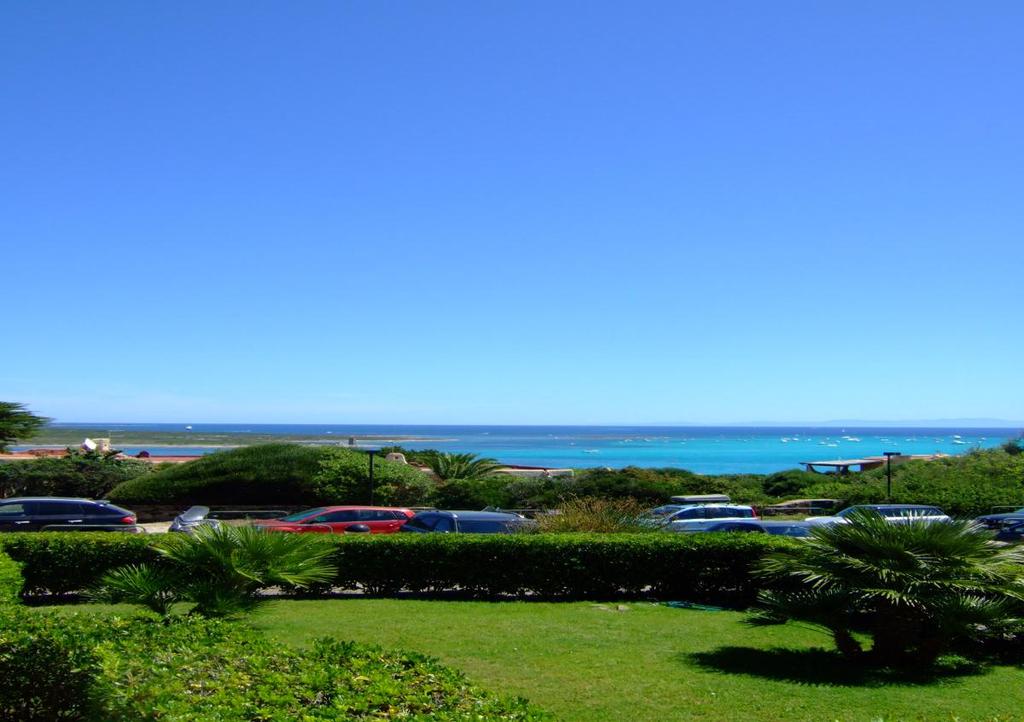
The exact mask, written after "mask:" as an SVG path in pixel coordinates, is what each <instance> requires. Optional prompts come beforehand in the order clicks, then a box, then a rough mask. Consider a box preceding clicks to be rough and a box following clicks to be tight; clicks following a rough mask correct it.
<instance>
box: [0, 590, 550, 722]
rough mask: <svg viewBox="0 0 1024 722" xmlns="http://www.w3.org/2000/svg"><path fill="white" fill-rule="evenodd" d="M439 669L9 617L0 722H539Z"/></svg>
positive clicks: (337, 647) (208, 632) (356, 654)
mask: <svg viewBox="0 0 1024 722" xmlns="http://www.w3.org/2000/svg"><path fill="white" fill-rule="evenodd" d="M544 718H545V717H544V716H543V715H542V714H541V713H540V712H538V711H536V710H533V709H531V708H530V707H529V706H528V705H527V704H526V703H525V702H524V701H523V700H518V699H505V698H500V697H495V696H492V695H490V694H488V693H485V692H483V691H481V690H479V689H477V688H475V687H473V686H471V685H470V684H468V683H467V681H466V680H465V678H464V677H463V676H462V675H461V674H459V673H458V672H455V671H453V670H450V669H448V668H446V667H443V666H442V665H440V664H438V663H437V662H435V661H434V660H432V659H429V658H427V657H423V656H420V655H418V654H402V653H394V652H387V651H384V650H381V649H379V648H375V647H365V646H360V645H355V644H349V643H344V642H339V641H336V640H330V639H323V640H319V641H318V642H316V643H315V645H314V646H313V648H312V649H308V650H304V651H298V650H294V649H291V648H289V647H283V646H281V645H280V644H275V643H273V642H270V641H269V640H266V639H265V638H264V637H263V636H262V635H260V634H258V633H257V632H255V631H253V630H251V629H249V628H247V627H245V626H244V625H242V624H241V623H237V622H235V623H228V622H222V621H215V620H201V619H199V618H195V617H187V618H177V619H175V620H173V621H172V622H171V623H170V624H164V623H161V622H159V621H157V620H155V619H153V618H133V619H123V618H117V617H114V618H110V617H90V616H86V615H60V616H57V615H53V614H48V613H43V612H38V611H34V612H33V611H27V610H22V609H18V608H17V607H6V608H4V609H3V610H0V720H2V721H3V722H15V721H16V720H17V721H19V722H21V721H25V720H39V721H46V722H52V721H53V720H58V719H61V720H86V721H90V722H139V721H140V720H160V721H161V722H194V721H195V720H262V721H264V722H292V721H294V720H304V721H307V722H318V721H320V720H371V719H372V720H379V719H433V720H453V721H454V720H460V721H461V720H467V721H468V720H481V719H486V720H539V719H544Z"/></svg>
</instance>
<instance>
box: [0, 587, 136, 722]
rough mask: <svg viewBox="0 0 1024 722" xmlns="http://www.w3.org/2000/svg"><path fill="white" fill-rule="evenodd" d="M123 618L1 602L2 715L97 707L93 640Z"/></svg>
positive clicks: (85, 711)
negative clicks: (60, 612)
mask: <svg viewBox="0 0 1024 722" xmlns="http://www.w3.org/2000/svg"><path fill="white" fill-rule="evenodd" d="M125 624H126V623H124V622H120V623H119V622H116V621H107V620H102V619H100V618H96V617H89V616H85V615H78V614H75V615H66V616H64V615H62V616H56V615H52V614H44V613H41V612H34V611H29V610H25V609H23V608H20V607H16V606H13V605H7V606H5V607H3V608H0V721H2V722H23V721H24V722H28V721H30V720H31V721H36V720H38V722H53V720H79V719H85V718H86V715H89V714H90V713H92V712H93V711H94V708H93V706H92V702H93V700H92V696H91V694H90V689H91V686H92V680H93V677H94V675H95V673H96V655H95V653H94V646H95V645H96V644H97V642H98V641H100V640H101V639H104V638H105V637H106V636H107V634H109V633H110V632H111V631H113V629H114V628H115V627H116V626H118V625H121V626H122V631H124V625H125ZM122 651H123V650H122ZM97 722H98V720H97Z"/></svg>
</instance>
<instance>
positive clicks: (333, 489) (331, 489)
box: [310, 449, 434, 506]
mask: <svg viewBox="0 0 1024 722" xmlns="http://www.w3.org/2000/svg"><path fill="white" fill-rule="evenodd" d="M373 482H374V486H373V501H374V503H376V504H387V505H397V506H422V505H423V504H425V503H427V501H428V499H429V497H430V494H431V492H432V491H433V489H434V480H433V478H432V477H431V476H430V475H429V474H426V473H424V472H422V471H420V470H419V469H417V468H416V467H415V466H409V465H408V464H402V463H399V462H395V461H388V460H386V459H380V458H378V459H376V460H375V461H374V464H373ZM312 487H313V489H314V490H315V492H314V493H315V498H312V499H311V500H310V501H311V502H312V503H325V504H326V503H333V504H368V503H370V459H369V456H368V455H367V454H364V453H362V452H359V451H352V450H350V449H332V450H331V453H330V454H325V455H324V456H323V458H322V459H321V460H320V465H319V467H318V468H317V470H316V473H315V474H314V476H313V478H312Z"/></svg>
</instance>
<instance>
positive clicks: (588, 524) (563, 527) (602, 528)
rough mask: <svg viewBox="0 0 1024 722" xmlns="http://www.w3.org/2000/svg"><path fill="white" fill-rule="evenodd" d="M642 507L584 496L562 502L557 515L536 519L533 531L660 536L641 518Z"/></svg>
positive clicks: (628, 501) (645, 508)
mask: <svg viewBox="0 0 1024 722" xmlns="http://www.w3.org/2000/svg"><path fill="white" fill-rule="evenodd" d="M647 511H648V506H647V505H646V504H641V503H640V502H638V501H637V500H636V499H631V498H629V497H626V498H624V499H602V498H601V497H598V496H584V497H580V498H578V499H569V500H568V501H566V502H564V503H563V504H562V506H561V508H560V509H559V510H558V513H557V514H540V515H538V516H537V527H536V528H537V531H538V532H542V533H555V534H557V533H565V532H598V533H602V534H612V533H634V534H635V533H644V534H660V533H662V532H661V531H660V530H659V529H658V528H657V527H652V526H651V525H650V524H648V523H647V522H646V521H645V519H644V516H645V514H646V512H647Z"/></svg>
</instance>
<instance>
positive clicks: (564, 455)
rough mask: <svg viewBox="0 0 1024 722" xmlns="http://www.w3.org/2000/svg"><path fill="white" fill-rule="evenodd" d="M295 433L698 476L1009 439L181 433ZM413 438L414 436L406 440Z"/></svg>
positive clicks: (845, 432) (806, 433)
mask: <svg viewBox="0 0 1024 722" xmlns="http://www.w3.org/2000/svg"><path fill="white" fill-rule="evenodd" d="M59 426H60V427H61V428H74V427H76V426H81V427H82V428H90V429H96V428H97V427H103V428H107V429H109V431H110V433H111V434H112V435H115V438H116V433H117V432H118V431H151V432H159V431H171V432H179V433H180V432H182V431H183V430H185V426H184V425H181V424H102V425H101V424H60V425H59ZM204 432H206V433H225V434H238V435H239V436H237V437H235V438H236V439H238V440H240V442H241V443H244V438H245V436H246V435H247V434H275V435H276V434H280V435H303V436H307V437H309V438H310V439H311V440H312V441H311V442H310V443H324V444H342V445H344V444H346V443H347V439H348V437H349V436H360V437H367V436H370V437H373V440H372V442H371V441H365V440H364V441H360V442H359V445H360V446H362V447H370V446H382V445H388V444H390V443H392V440H400V441H395V443H401V445H403V446H406V447H408V448H413V449H425V448H431V449H440V450H443V451H453V452H472V453H475V454H479V455H482V456H489V457H493V458H496V459H498V460H499V461H502V462H505V463H508V464H521V465H526V466H547V467H577V468H579V467H604V466H608V467H621V466H630V465H632V466H644V467H664V466H673V467H681V468H685V469H690V470H692V471H696V472H699V473H706V474H723V473H743V472H754V473H766V472H772V471H779V470H781V469H789V468H793V467H795V466H798V465H799V464H800V463H801V462H805V461H820V460H827V459H852V458H859V457H862V456H876V455H878V454H881V453H882V452H883V451H898V452H901V453H904V454H932V453H937V452H938V453H945V454H961V453H965V452H966V451H968V450H970V449H974V448H989V447H994V446H998V445H1000V444H1002V443H1003V442H1005V441H1006V440H1007V439H1010V438H1013V437H1016V436H1017V435H1018V434H1019V433H1020V432H1019V431H1018V430H1016V429H1008V428H987V429H982V428H962V429H956V428H908V427H891V428H885V427H874V428H863V427H862V428H856V427H846V428H840V427H736V426H727V427H726V426H719V427H715V426H681V427H668V426H407V425H396V426H381V425H354V424H343V425H314V424H195V425H192V427H191V431H190V433H193V434H196V435H197V436H198V435H201V434H203V433H204ZM409 438H413V439H415V440H411V441H410V440H408V439H409ZM143 448H146V450H148V451H149V452H150V453H151V454H153V455H160V454H203V453H210V452H213V451H217V450H219V448H222V447H212V446H204V445H203V444H202V443H197V444H196V445H194V446H174V447H157V446H149V447H123V450H124V451H125V452H127V453H130V454H135V453H137V452H138V451H140V450H142V449H143Z"/></svg>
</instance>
